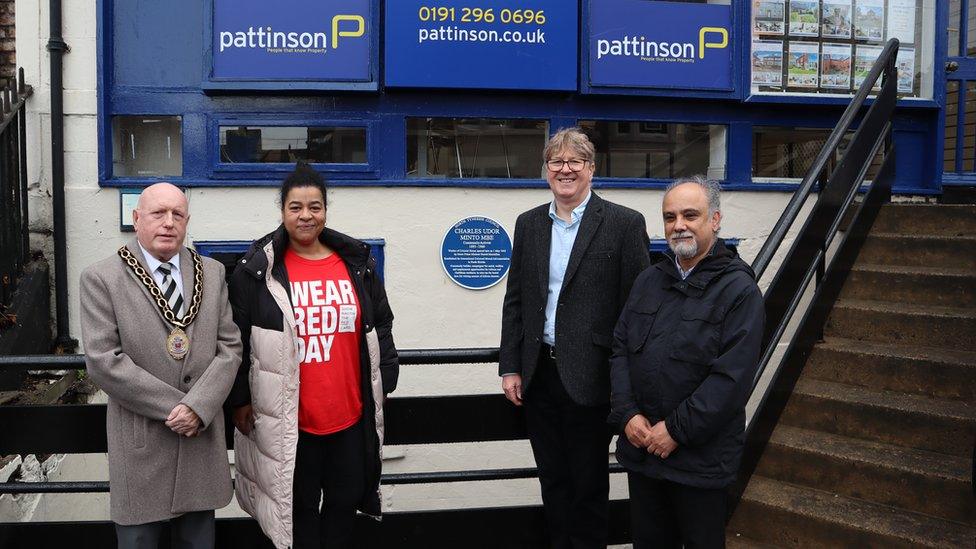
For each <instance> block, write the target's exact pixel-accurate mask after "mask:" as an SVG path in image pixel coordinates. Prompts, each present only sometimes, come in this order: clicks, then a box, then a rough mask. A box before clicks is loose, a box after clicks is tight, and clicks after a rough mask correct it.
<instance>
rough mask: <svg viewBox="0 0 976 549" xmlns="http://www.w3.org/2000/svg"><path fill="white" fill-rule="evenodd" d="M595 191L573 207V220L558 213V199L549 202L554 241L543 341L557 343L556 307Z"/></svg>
mask: <svg viewBox="0 0 976 549" xmlns="http://www.w3.org/2000/svg"><path fill="white" fill-rule="evenodd" d="M592 195H593V193H592V192H589V193H586V198H584V199H583V202H581V203H580V205H579V206H576V208H575V209H573V214H572V216H571V219H572V221H570V222H568V223H567V222H566V221H564V220H563V219H562V218H560V217H559V216H558V215H556V201H555V200H553V202H552V204H549V218H550V219H552V242H551V243H550V245H549V292H548V293H547V295H546V323H545V324H544V325H543V327H542V341H545V342H546V343H547V344H549V345H552V346H555V345H556V307H557V306H558V305H559V292H560V290H562V287H563V277H565V276H566V266H567V265H569V254H570V253H571V252H572V251H573V243H575V242H576V234H577V233H579V228H580V220H581V219H583V212H584V211H586V205H587V204H589V202H590V196H592Z"/></svg>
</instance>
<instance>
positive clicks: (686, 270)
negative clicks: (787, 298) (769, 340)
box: [610, 176, 764, 549]
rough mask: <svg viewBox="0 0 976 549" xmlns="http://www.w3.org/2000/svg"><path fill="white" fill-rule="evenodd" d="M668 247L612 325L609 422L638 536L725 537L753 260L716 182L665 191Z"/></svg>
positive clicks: (752, 300) (753, 357)
mask: <svg viewBox="0 0 976 549" xmlns="http://www.w3.org/2000/svg"><path fill="white" fill-rule="evenodd" d="M663 214H664V233H665V237H666V238H667V240H668V245H669V247H670V249H671V252H670V253H669V254H666V255H667V257H666V259H664V260H662V261H660V262H658V263H657V264H655V265H654V266H652V267H651V268H650V269H647V270H646V271H644V272H643V273H642V274H641V275H640V276H639V277H638V278H637V280H636V281H635V282H634V287H633V290H632V291H631V293H630V298H629V299H628V300H627V303H626V305H625V306H624V310H623V313H622V314H621V316H620V320H619V321H618V322H617V327H616V329H615V330H614V344H613V357H612V358H611V361H610V363H611V389H612V395H611V407H612V411H611V414H610V422H611V423H612V424H614V425H616V426H618V427H619V429H620V430H621V431H622V432H623V435H622V436H621V437H620V438H619V439H618V441H617V460H618V461H619V462H620V463H621V464H622V465H623V466H624V467H625V468H626V469H627V470H628V473H627V477H628V484H629V488H630V502H631V531H632V532H633V537H634V547H635V548H638V549H639V548H641V547H681V546H682V545H684V546H686V547H724V544H725V533H724V532H725V515H726V513H725V488H726V487H727V486H728V485H729V484H730V483H731V482H732V480H733V479H734V478H735V473H736V471H737V469H738V467H739V461H740V460H741V457H742V445H743V440H744V430H745V404H746V401H747V400H748V399H749V394H750V391H751V389H752V382H753V378H754V377H755V374H756V369H757V366H758V362H759V350H760V349H759V348H760V342H761V338H762V331H763V322H764V309H763V300H762V294H761V293H760V292H759V287H758V286H757V285H756V282H755V276H754V274H753V272H752V269H750V268H749V266H748V265H746V263H745V262H743V261H742V259H740V258H739V257H738V255H736V254H734V253H733V252H731V251H730V250H729V249H728V248H726V247H725V243H724V242H723V241H722V239H720V238H718V236H717V235H718V231H719V225H720V222H721V219H722V214H721V213H720V211H719V188H718V184H716V183H714V182H711V181H705V180H704V179H703V178H701V177H697V176H696V177H693V178H688V179H683V180H678V181H676V182H675V183H674V184H672V185H671V186H670V187H669V188H668V190H667V192H666V193H665V195H664V205H663Z"/></svg>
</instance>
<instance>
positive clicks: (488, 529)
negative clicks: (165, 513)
mask: <svg viewBox="0 0 976 549" xmlns="http://www.w3.org/2000/svg"><path fill="white" fill-rule="evenodd" d="M497 361H498V349H430V350H401V351H400V364H401V365H403V366H404V367H407V368H409V367H410V366H409V365H413V364H443V365H445V366H444V367H445V368H450V367H451V365H454V364H479V363H480V364H485V365H486V366H485V367H491V366H488V364H489V363H494V362H497ZM83 368H85V362H84V357H83V356H81V355H38V356H0V372H2V371H4V370H10V369H26V370H31V371H37V370H51V371H57V370H65V369H83ZM395 395H396V394H395V393H394V394H393V395H391V397H390V399H389V400H387V402H386V405H385V406H384V410H385V421H386V436H385V442H386V444H390V445H399V444H448V443H459V442H487V441H506V440H521V439H525V438H526V436H527V435H526V428H525V419H524V417H523V413H522V409H521V408H517V407H515V406H512V405H511V403H509V402H508V401H507V400H505V397H504V396H503V395H501V394H485V395H450V396H423V397H405V398H397V397H396V396H395ZM105 412H106V407H105V405H104V404H70V405H49V406H48V405H26V406H0V425H2V426H3V428H2V435H0V456H2V455H5V454H81V453H103V452H105V451H106V445H107V442H106V433H105ZM227 419H228V420H229V418H227ZM232 432H233V427H232V426H231V425H229V421H228V428H227V433H228V434H229V436H228V447H230V446H231V445H232V444H233V437H232V436H230V434H231V433H232ZM609 470H610V472H612V473H613V472H622V471H623V469H622V468H621V467H620V466H619V465H616V464H611V465H610V466H609ZM537 475H538V473H537V471H536V469H535V468H534V467H525V468H508V469H486V470H458V471H438V472H418V473H398V474H385V475H383V477H382V479H381V483H382V484H383V485H405V484H442V483H448V482H474V481H490V480H509V479H522V478H534V477H536V476H537ZM108 489H109V484H108V482H106V481H94V480H93V481H86V482H81V481H78V482H43V483H41V482H38V483H22V482H7V483H0V494H31V493H33V494H38V493H47V494H54V493H60V494H64V493H98V492H102V493H104V492H107V491H108ZM473 490H477V488H473ZM628 513H629V504H628V502H627V501H625V500H614V501H611V502H610V525H609V532H610V542H611V543H614V544H619V543H628V542H629V540H630V526H629V524H630V521H629V518H628ZM356 538H357V540H358V545H359V546H360V547H424V548H430V547H458V546H461V545H463V546H465V547H543V546H545V543H546V542H545V540H546V533H545V520H544V517H543V514H542V507H541V506H537V505H529V506H509V507H493V506H490V505H488V504H487V503H486V505H485V506H484V507H478V508H471V509H453V510H430V511H410V512H389V513H385V514H384V516H383V522H382V524H377V523H375V522H374V521H372V520H370V519H364V520H361V521H359V522H358V523H357V536H356ZM69 542H70V545H71V547H72V548H73V549H83V548H85V547H112V546H114V544H115V530H114V528H113V525H112V523H111V522H109V521H97V522H91V521H86V522H19V523H15V522H7V523H4V522H0V547H59V546H62V545H67V544H68V543H69ZM217 542H218V547H234V548H239V549H248V548H258V547H261V548H264V547H270V543H269V542H268V541H267V538H265V537H264V536H263V535H262V534H261V533H260V529H259V528H258V526H257V524H256V523H255V522H254V521H253V520H250V519H219V520H218V521H217Z"/></svg>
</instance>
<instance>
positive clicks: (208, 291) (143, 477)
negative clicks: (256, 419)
mask: <svg viewBox="0 0 976 549" xmlns="http://www.w3.org/2000/svg"><path fill="white" fill-rule="evenodd" d="M187 210H188V208H187V200H186V197H185V196H184V195H183V193H182V192H181V191H180V190H179V189H178V188H176V187H175V186H173V185H170V184H168V183H158V184H155V185H152V186H150V187H147V188H146V189H145V190H144V191H143V193H142V195H141V196H140V198H139V204H138V206H137V208H136V210H135V212H133V219H134V222H135V229H136V238H135V239H134V240H132V241H131V242H129V243H128V244H127V245H126V246H125V247H124V248H122V249H120V250H119V252H118V253H113V254H112V255H111V256H109V257H108V258H106V259H104V260H102V261H99V262H98V263H95V264H94V265H92V266H90V267H88V268H87V269H85V271H84V273H82V275H81V322H82V326H81V327H82V339H83V341H84V346H85V362H86V364H87V366H88V372H89V374H90V375H91V378H92V380H93V381H94V382H95V383H96V385H98V387H99V388H100V389H102V390H103V391H105V393H106V394H108V412H107V421H106V430H107V435H108V457H109V480H110V484H111V496H110V499H111V517H112V520H113V521H114V522H115V524H116V532H117V534H118V540H119V547H120V548H142V547H153V548H155V547H156V546H157V544H158V541H159V537H160V534H161V533H162V530H163V525H164V523H165V522H166V521H169V522H170V523H171V533H172V540H173V547H186V548H191V547H192V548H212V547H213V546H214V509H216V508H219V507H223V506H225V505H227V504H228V503H229V502H230V499H231V494H232V489H231V480H230V466H229V464H228V461H227V445H226V441H225V438H224V417H223V412H222V410H221V405H222V404H223V402H224V399H225V398H226V396H227V393H228V392H229V391H230V387H231V384H232V383H233V381H234V377H235V375H236V373H237V367H238V365H239V364H240V361H241V341H240V333H239V332H238V329H237V327H236V325H235V324H234V321H233V318H232V317H231V308H230V305H229V303H228V301H227V285H226V283H225V281H224V267H223V266H222V265H221V264H220V263H218V262H216V261H213V260H211V259H209V258H202V257H199V256H197V255H196V254H195V253H192V252H190V250H188V249H187V248H185V247H183V239H184V237H185V235H186V224H187V221H188V220H189V213H188V211H187ZM126 258H128V259H126ZM137 267H138V268H137ZM140 271H141V276H140ZM199 274H202V280H200V279H199V278H198V275H199ZM154 284H155V285H156V287H157V288H158V291H156V290H155V289H154V288H152V287H151V286H152V285H154ZM196 293H199V297H198V298H197V299H194V298H193V296H194V295H195V294H196ZM154 294H158V295H159V296H164V301H163V302H162V303H161V302H160V301H159V300H158V299H157V295H154ZM167 309H169V311H167ZM167 313H168V314H167ZM174 320H175V322H177V323H180V322H183V323H185V322H189V324H187V325H185V326H183V327H182V328H180V327H179V325H178V324H174ZM180 333H182V336H181V335H180Z"/></svg>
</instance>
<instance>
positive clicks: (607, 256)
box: [583, 250, 613, 261]
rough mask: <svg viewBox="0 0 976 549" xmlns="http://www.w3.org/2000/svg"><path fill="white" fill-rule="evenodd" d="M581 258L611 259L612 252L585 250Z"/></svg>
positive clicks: (591, 259) (593, 259)
mask: <svg viewBox="0 0 976 549" xmlns="http://www.w3.org/2000/svg"><path fill="white" fill-rule="evenodd" d="M583 259H585V260H587V261H610V260H611V259H613V254H612V253H611V252H610V250H604V251H595V252H586V253H585V254H583Z"/></svg>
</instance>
